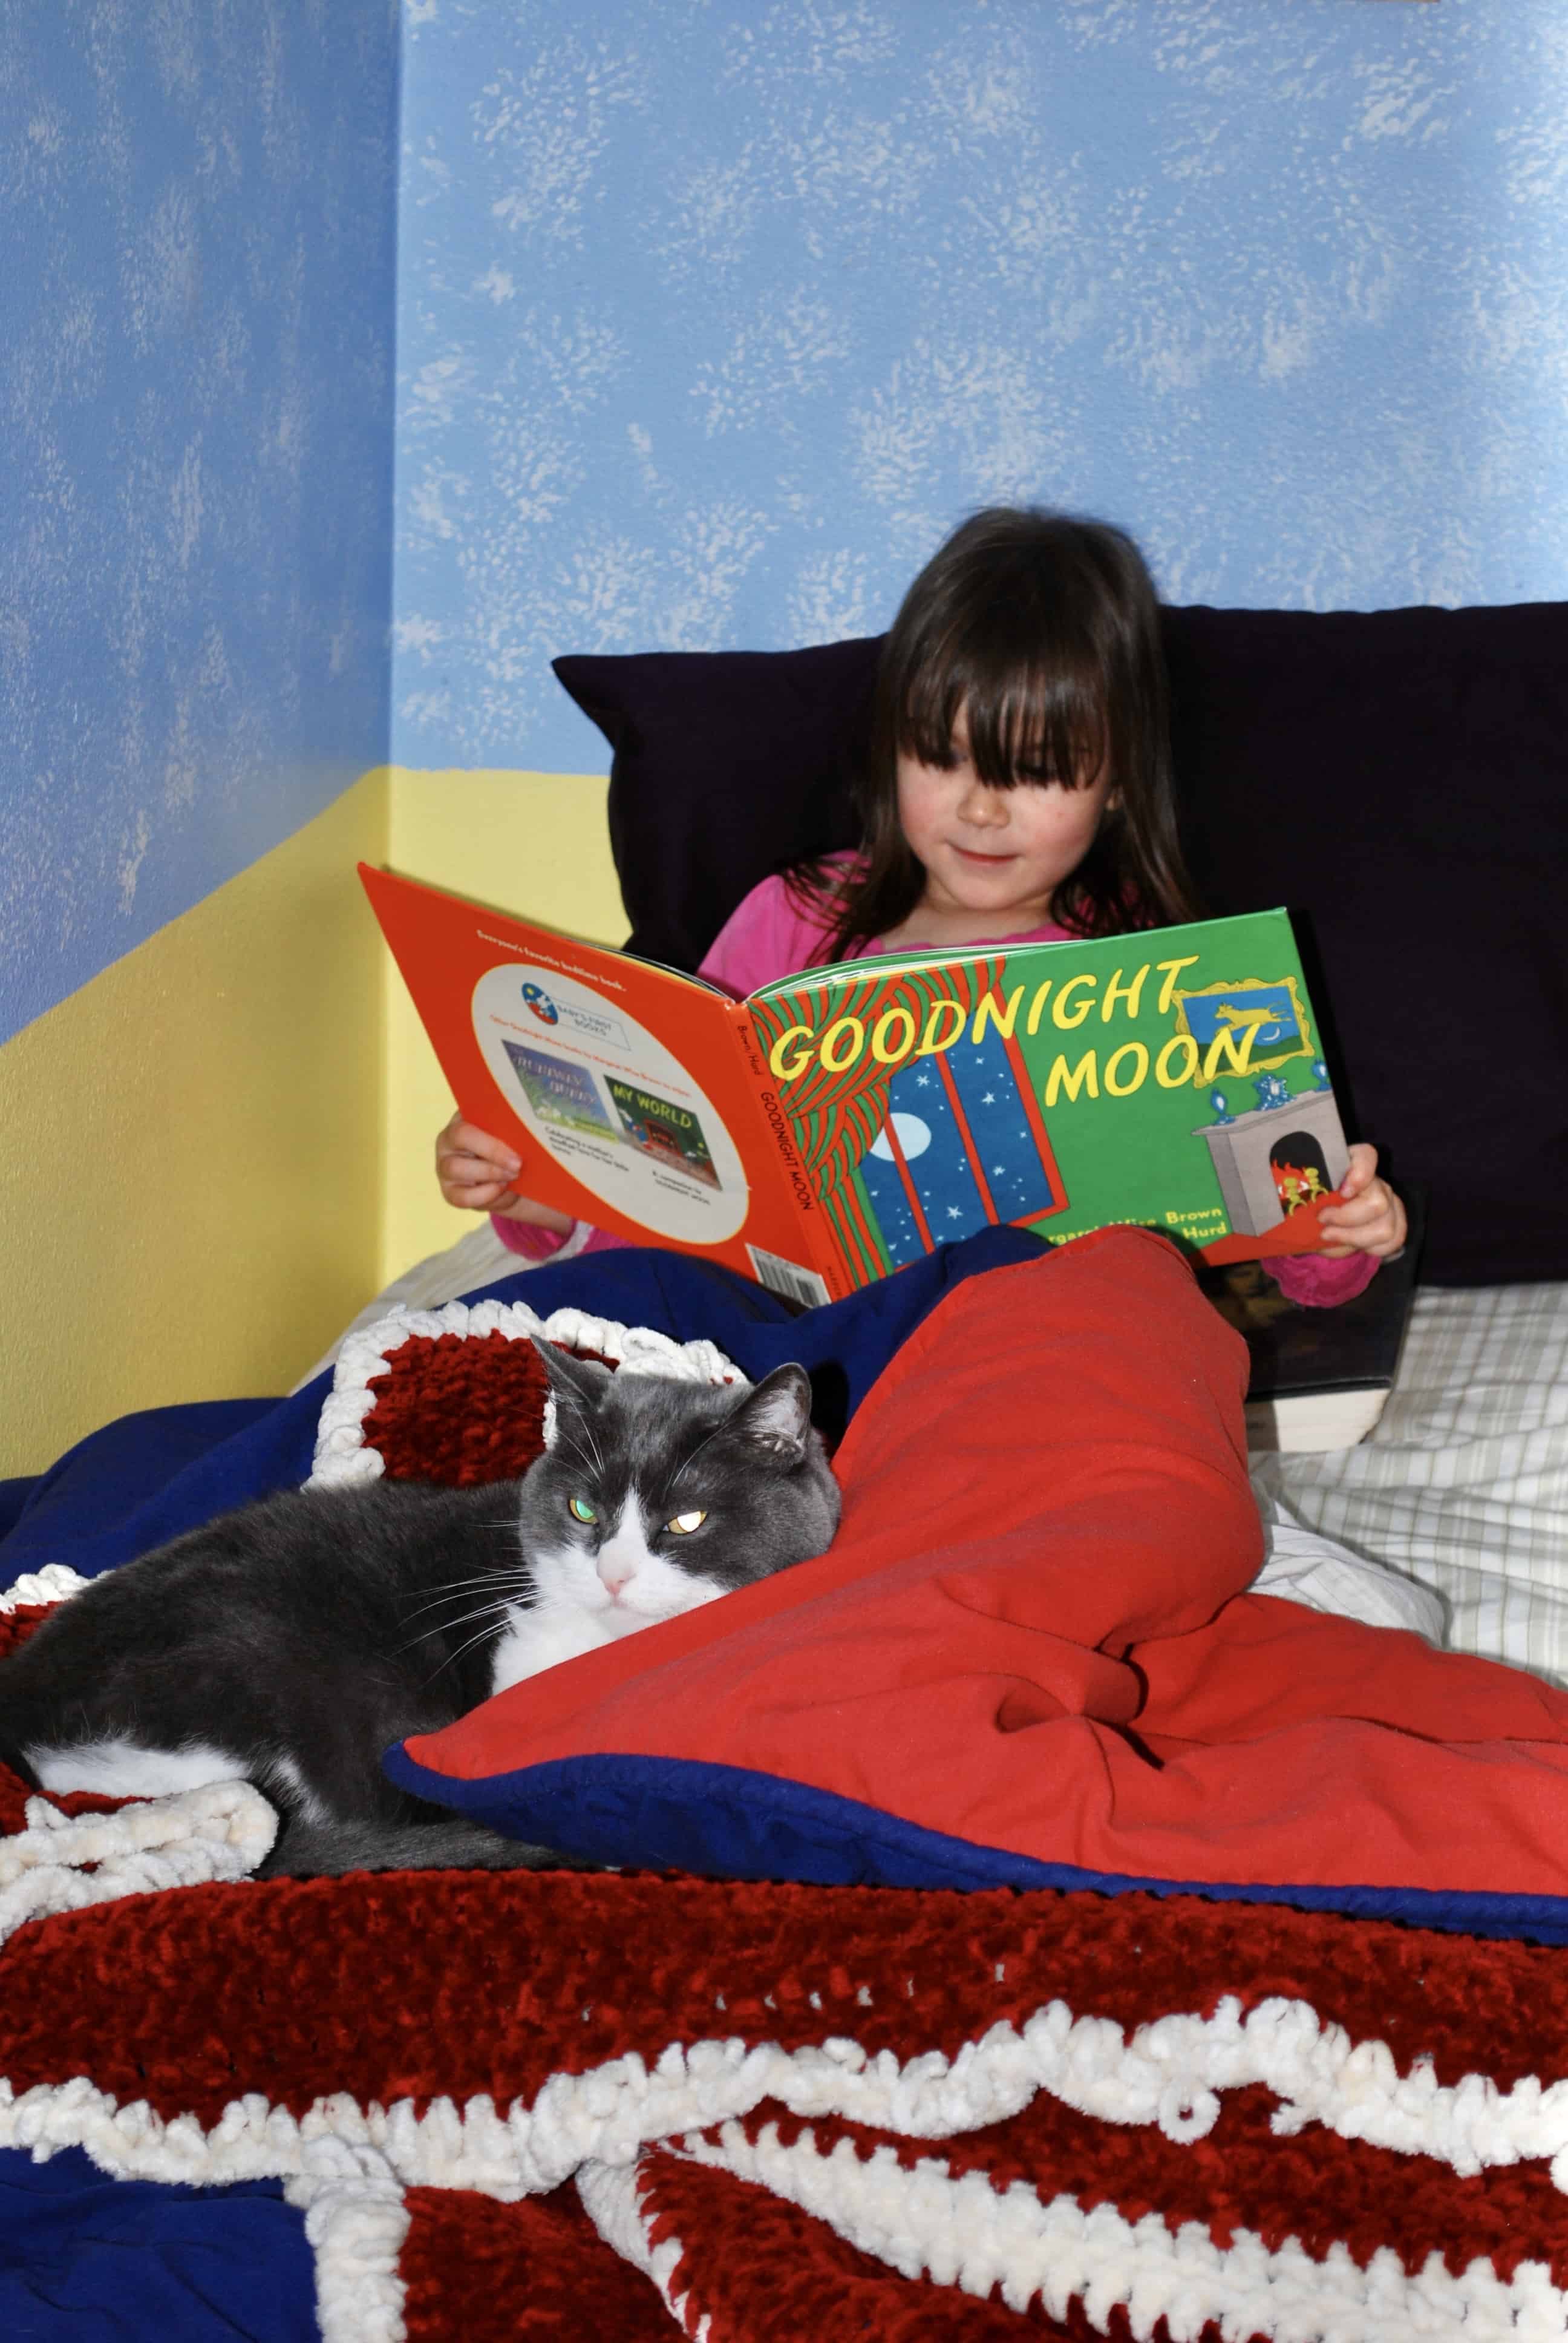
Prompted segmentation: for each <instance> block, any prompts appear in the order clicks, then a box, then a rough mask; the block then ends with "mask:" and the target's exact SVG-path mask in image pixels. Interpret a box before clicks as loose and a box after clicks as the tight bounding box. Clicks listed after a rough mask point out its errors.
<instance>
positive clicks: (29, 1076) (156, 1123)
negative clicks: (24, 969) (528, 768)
mask: <svg viewBox="0 0 1568 2343" xmlns="http://www.w3.org/2000/svg"><path fill="white" fill-rule="evenodd" d="M607 786H608V784H607V783H606V782H605V781H604V780H603V779H599V778H597V777H588V778H586V779H578V778H576V777H573V776H564V777H563V776H559V775H549V774H537V773H464V772H450V773H446V772H443V773H420V772H409V771H406V770H399V769H394V770H391V771H387V770H385V769H383V770H378V771H376V772H372V773H367V774H366V775H364V776H363V778H362V779H360V780H359V781H358V782H357V783H356V785H355V786H354V788H353V789H350V790H348V791H347V793H346V794H345V795H344V796H343V797H341V798H339V799H337V802H336V804H334V805H333V806H331V807H330V808H329V809H327V812H325V813H323V814H321V815H319V816H318V817H317V820H314V821H312V822H310V823H309V824H308V825H307V827H306V828H305V829H304V830H299V831H298V832H297V833H296V835H295V836H294V837H293V838H291V839H289V840H286V843H285V844H284V845H282V846H280V847H277V848H276V849H275V850H274V851H273V852H272V853H270V854H268V855H266V856H264V857H263V859H262V860H260V861H259V862H257V863H256V864H254V865H253V866H252V867H251V869H250V870H246V871H244V872H242V873H241V875H240V876H239V877H238V878H236V879H234V880H230V881H229V883H228V884H227V885H226V886H224V887H220V888H219V889H217V890H216V892H215V893H214V894H212V895H210V896H208V897H207V899H206V901H205V902H202V903H199V904H197V906H196V909H195V910H191V911H187V912H186V913H185V914H184V915H183V917H181V918H179V919H177V920H171V921H170V923H169V924H168V926H167V927H166V928H162V929H160V930H159V931H158V932H157V934H156V935H155V936H152V937H150V938H149V939H148V940H147V941H146V943H144V944H141V945H139V946H138V947H137V949H136V950H134V951H132V952H128V953H127V954H126V956H125V958H124V959H122V960H117V961H116V962H115V963H114V965H113V966H111V967H110V968H108V969H106V970H105V971H104V973H103V974H102V975H101V976H98V977H95V979H94V980H93V981H92V982H91V983H90V984H87V985H84V986H83V988H82V990H80V991H79V992H76V993H74V994H73V995H72V996H71V998H70V999H69V1000H67V1001H62V1002H61V1003H60V1005H59V1006H58V1007H57V1008H55V1009H53V1010H51V1011H49V1012H48V1014H47V1015H46V1016H44V1017H40V1018H39V1019H37V1020H36V1021H35V1023H33V1024H32V1025H29V1026H27V1027H25V1029H24V1030H23V1031H22V1032H20V1033H19V1034H17V1035H16V1036H15V1039H14V1040H13V1041H10V1042H8V1043H6V1044H5V1047H4V1048H0V1119H3V1122H0V1127H3V1128H4V1130H5V1145H4V1147H3V1148H0V1292H4V1295H5V1321H4V1325H5V1364H4V1370H3V1373H0V1393H3V1395H4V1401H5V1404H4V1407H3V1408H0V1477H4V1476H5V1475H6V1474H11V1473H31V1472H36V1471H38V1470H39V1469H40V1468H41V1467H42V1466H44V1465H45V1464H48V1463H51V1462H52V1461H53V1459H54V1458H55V1456H56V1455H57V1454H58V1453H60V1451H61V1450H62V1449H63V1448H65V1447H67V1446H68V1445H69V1444H70V1443H71V1442H73V1441H75V1440H77V1439H80V1438H81V1437H82V1436H83V1435H84V1434H85V1433H88V1432H91V1431H94V1430H95V1429H96V1427H97V1426H98V1425H99V1424H101V1423H107V1422H109V1421H110V1419H111V1418H113V1417H115V1416H117V1415H124V1414H126V1413H129V1412H130V1411H132V1410H133V1409H136V1408H144V1407H158V1406H163V1405H166V1404H167V1403H171V1402H175V1401H180V1400H193V1399H221V1398H232V1397H237V1396H241V1395H244V1394H247V1393H268V1392H280V1391H284V1390H286V1389H287V1388H288V1386H289V1385H290V1384H291V1383H294V1382H295V1381H296V1380H297V1377H298V1376H299V1375H301V1374H302V1373H304V1372H305V1370H306V1369H307V1367H308V1366H309V1365H310V1364H311V1363H312V1362H313V1361H314V1360H315V1359H316V1358H317V1356H318V1355H319V1353H321V1352H322V1351H323V1350H325V1349H326V1347H327V1344H328V1342H331V1341H332V1340H333V1338H334V1337H335V1336H336V1335H337V1333H339V1332H341V1330H342V1329H343V1327H344V1326H345V1325H346V1324H347V1322H348V1320H349V1319H350V1318H351V1317H353V1315H354V1313H355V1312H356V1311H357V1310H358V1309H359V1308H360V1307H361V1306H362V1305H363V1303H364V1302H367V1300H368V1299H369V1298H370V1296H371V1295H372V1294H373V1293H374V1292H376V1291H377V1289H378V1287H380V1286H381V1285H382V1284H384V1283H385V1282H387V1279H388V1278H389V1277H391V1276H393V1275H395V1274H396V1273H397V1271H399V1270H401V1269H404V1268H407V1265H408V1264H409V1262H412V1261H415V1260H417V1259H418V1258H419V1257H420V1256H421V1255H423V1254H425V1253H427V1252H437V1251H438V1250H439V1249H441V1248H442V1247H444V1246H446V1245H447V1244H449V1243H450V1242H452V1240H453V1238H454V1237H456V1236H460V1235H462V1234H463V1233H464V1232H465V1231H466V1230H467V1229H469V1228H472V1227H473V1226H474V1225H475V1222H474V1217H473V1215H472V1214H469V1213H460V1212H453V1211H451V1210H450V1208H449V1207H448V1206H447V1205H446V1204H444V1203H443V1202H441V1199H440V1196H439V1193H438V1192H437V1188H436V1183H435V1177H434V1172H433V1147H432V1141H434V1138H435V1134H436V1131H437V1129H438V1128H439V1126H440V1125H441V1123H442V1122H444V1121H446V1119H447V1114H448V1113H449V1112H450V1111H451V1099H450V1094H449V1092H448V1091H447V1086H446V1082H445V1081H444V1080H443V1078H442V1075H441V1072H440V1070H439V1068H438V1067H437V1063H436V1061H435V1057H434V1055H433V1053H432V1051H431V1050H430V1046H429V1043H428V1042H427V1041H426V1039H425V1034H424V1030H423V1028H422V1027H421V1026H420V1024H419V1021H418V1020H417V1017H416V1016H415V1014H414V1011H413V1009H412V1007H411V1006H410V1004H409V1002H408V999H407V993H406V992H405V990H404V988H403V982H402V979H401V978H400V977H399V976H398V974H397V969H396V968H395V966H394V965H393V962H392V959H391V955H390V954H389V953H388V952H387V950H386V947H385V946H384V944H383V943H382V941H381V936H380V931H379V930H378V929H377V926H376V922H375V920H374V919H373V918H372V916H371V913H370V909H369V906H368V904H367V902H366V900H365V897H364V894H363V891H362V890H361V888H360V886H359V882H358V880H357V876H356V873H355V865H356V863H357V862H359V861H361V860H363V861H367V862H377V863H385V864H387V866H388V867H389V868H391V869H393V870H401V871H403V872H405V873H407V876H409V877H411V878H416V879H427V880H431V881H432V882H434V883H435V884H436V885H438V886H446V887H451V888H454V889H456V890H457V891H458V892H459V893H463V894H468V895H473V896H475V897H477V898H478V899H479V900H482V901H487V902H491V903H494V904H497V905H498V906H499V907H500V908H501V909H503V910H517V911H521V912H525V913H531V914H532V915H533V916H534V917H536V918H538V919H543V920H549V921H550V922H551V923H553V924H554V925H557V926H559V927H564V928H568V929H570V930H573V931H575V932H577V933H578V934H582V935H588V936H593V937H597V938H598V939H599V940H602V941H605V942H608V943H618V942H619V941H620V940H621V939H622V938H623V937H624V935H625V932H626V922H625V915H624V913H623V912H622V910H621V907H620V898H619V894H618V890H617V887H616V882H615V874H614V870H613V866H612V864H611V862H610V857H609V843H608V830H607V826H606V820H605V792H606V789H607Z"/></svg>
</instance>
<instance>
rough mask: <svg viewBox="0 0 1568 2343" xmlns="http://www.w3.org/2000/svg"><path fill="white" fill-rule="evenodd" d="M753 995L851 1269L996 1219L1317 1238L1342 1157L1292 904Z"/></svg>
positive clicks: (1051, 1226) (878, 966)
mask: <svg viewBox="0 0 1568 2343" xmlns="http://www.w3.org/2000/svg"><path fill="white" fill-rule="evenodd" d="M748 1006H749V1011H750V1012H751V1016H752V1019H753V1021H754V1025H755V1029H756V1033H757V1038H758V1042H759V1048H760V1050H761V1051H762V1053H763V1055H764V1056H765V1058H766V1061H767V1064H768V1068H769V1074H770V1076H771V1078H772V1079H773V1080H774V1081H776V1082H777V1083H778V1085H779V1088H778V1097H779V1103H780V1105H781V1106H782V1108H783V1110H784V1111H785V1113H786V1115H787V1116H788V1118H789V1124H790V1127H791V1130H792V1132H793V1135H794V1139H795V1142H796V1145H797V1148H798V1150H799V1154H800V1158H801V1161H802V1162H803V1164H804V1165H805V1167H806V1169H807V1172H808V1174H809V1178H810V1180H811V1182H812V1184H813V1186H814V1188H815V1190H816V1192H817V1194H818V1196H819V1200H820V1202H821V1203H822V1206H823V1209H824V1211H825V1212H826V1214H827V1216H828V1219H829V1223H830V1225H831V1228H832V1232H833V1235H834V1239H835V1242H836V1243H837V1245H838V1247H839V1250H840V1252H841V1253H842V1255H843V1258H844V1261H845V1263H846V1265H847V1267H848V1269H849V1274H850V1276H851V1278H852V1280H853V1282H855V1283H856V1284H868V1283H870V1282H872V1281H873V1280H874V1279H876V1278H877V1277H880V1276H885V1275H886V1274H887V1273H888V1272H889V1271H890V1270H893V1269H898V1268H900V1267H902V1266H903V1265H904V1263H905V1262H910V1261H913V1260H915V1259H918V1258H919V1257H920V1254H921V1253H923V1252H930V1251H931V1250H933V1249H934V1247H935V1246H936V1245H938V1244H940V1243H942V1242H947V1241H948V1240H950V1239H952V1238H956V1237H963V1236H969V1235H970V1234H972V1233H973V1232H975V1231H976V1230H978V1229H981V1228H984V1227H986V1226H987V1225H988V1224H995V1223H998V1222H1011V1223H1014V1224H1019V1225H1022V1226H1025V1227H1029V1228H1031V1229H1034V1230H1035V1231H1037V1232H1038V1233H1039V1234H1040V1236H1041V1237H1044V1238H1047V1239H1049V1240H1052V1241H1057V1240H1061V1239H1064V1238H1067V1237H1074V1236H1081V1235H1082V1234H1084V1233H1085V1232H1087V1231H1089V1230H1091V1229H1096V1228H1102V1227H1104V1226H1106V1225H1107V1224H1109V1223H1112V1222H1141V1223H1144V1224H1146V1225H1148V1226H1150V1227H1152V1228H1158V1229H1161V1230H1163V1231H1164V1232H1166V1233H1167V1234H1168V1235H1171V1236H1173V1237H1176V1238H1177V1239H1179V1240H1180V1241H1181V1242H1184V1243H1185V1244H1187V1245H1189V1246H1190V1247H1191V1248H1193V1249H1194V1250H1196V1251H1198V1252H1201V1253H1202V1254H1203V1255H1204V1256H1205V1257H1206V1258H1207V1259H1208V1260H1210V1261H1211V1262H1226V1261H1237V1260H1246V1259H1257V1258H1259V1257H1261V1256H1262V1255H1265V1254H1271V1253H1281V1252H1307V1251H1312V1250H1313V1249H1315V1247H1316V1245H1317V1242H1318V1235H1317V1228H1316V1221H1317V1210H1318V1207H1319V1205H1320V1204H1321V1202H1322V1200H1324V1199H1325V1198H1326V1197H1327V1196H1328V1195H1329V1194H1330V1193H1331V1192H1332V1191H1333V1190H1334V1189H1335V1188H1336V1187H1337V1186H1338V1184H1339V1182H1340V1181H1341V1180H1342V1178H1343V1176H1344V1173H1345V1170H1346V1166H1347V1161H1348V1154H1347V1149H1346V1145H1345V1140H1344V1134H1343V1131H1342V1127H1341V1123H1340V1117H1339V1112H1338V1109H1337V1107H1336V1105H1335V1101H1334V1094H1333V1090H1332V1085H1331V1082H1330V1079H1329V1072H1328V1068H1327V1066H1326V1064H1325V1063H1324V1061H1323V1059H1322V1053H1321V1049H1320V1044H1319V1041H1318V1036H1317V1031H1316V1021H1315V1017H1314V1013H1313V1011H1312V1003H1311V1001H1310V1000H1309V998H1308V995H1307V988H1306V983H1305V980H1304V979H1303V977H1302V966H1301V960H1300V957H1299V954H1298V952H1297V949H1296V943H1295V939H1294V937H1293V935H1292V930H1291V923H1290V919H1289V916H1288V914H1287V913H1285V912H1284V911H1261V912H1254V913H1249V914H1246V915H1244V916H1242V917H1241V918H1236V919H1228V920H1202V921H1199V922H1195V923H1193V924H1191V925H1189V926H1185V927H1180V928H1163V929H1158V930H1152V931H1151V932H1149V933H1146V934H1136V935H1128V936H1112V937H1106V938H1102V939H1101V940H1097V941H1093V942H1084V943H1080V942H1064V943H1049V944H1040V943H1036V944H1010V945H990V946H985V947H975V948H973V949H970V950H963V951H954V952H947V953H942V954H940V955H934V954H927V955H924V956H922V957H921V958H920V959H919V960H914V959H911V957H910V955H908V954H901V955H896V956H893V955H890V956H887V957H884V958H882V959H868V960H859V961H849V962H845V963H843V964H840V965H839V966H836V967H833V968H829V969H820V970H810V971H808V972H807V973H805V974H803V975H800V976H796V977H789V978H786V979H783V980H780V981H779V983H777V984H772V985H769V986H766V987H764V988H763V989H762V990H760V991H759V992H757V993H755V994H753V995H752V997H751V999H750V1001H749V1003H748Z"/></svg>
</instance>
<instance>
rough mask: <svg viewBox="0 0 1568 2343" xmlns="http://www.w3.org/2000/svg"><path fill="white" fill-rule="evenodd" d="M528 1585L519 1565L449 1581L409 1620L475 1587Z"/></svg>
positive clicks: (522, 1568)
mask: <svg viewBox="0 0 1568 2343" xmlns="http://www.w3.org/2000/svg"><path fill="white" fill-rule="evenodd" d="M507 1584H516V1585H518V1586H526V1585H527V1584H528V1571H527V1569H526V1568H525V1567H524V1566H523V1565H521V1564H512V1565H510V1566H509V1567H508V1569H507V1570H487V1571H484V1572H482V1573H481V1574H480V1575H479V1576H478V1577H477V1578H453V1579H449V1580H448V1581H447V1584H446V1585H445V1586H443V1587H442V1588H441V1589H440V1590H439V1591H438V1592H437V1594H432V1596H431V1597H430V1600H429V1601H428V1602H427V1603H421V1604H418V1605H417V1608H416V1609H414V1610H412V1611H410V1612H409V1614H408V1616H409V1618H410V1619H417V1618H418V1617H419V1616H420V1614H421V1613H423V1612H426V1611H434V1609H435V1608H436V1605H437V1604H438V1603H449V1602H455V1601H457V1599H458V1598H459V1597H461V1596H462V1595H464V1594H472V1593H473V1592H474V1590H475V1588H476V1587H482V1586H504V1585H507ZM402 1599H404V1598H402V1597H399V1600H402Z"/></svg>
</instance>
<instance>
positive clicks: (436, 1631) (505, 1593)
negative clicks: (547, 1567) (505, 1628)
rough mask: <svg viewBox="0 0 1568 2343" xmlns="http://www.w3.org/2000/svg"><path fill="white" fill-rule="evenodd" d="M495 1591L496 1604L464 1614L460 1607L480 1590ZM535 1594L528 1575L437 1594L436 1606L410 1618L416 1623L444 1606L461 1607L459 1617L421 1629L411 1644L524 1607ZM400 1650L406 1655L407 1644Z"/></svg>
mask: <svg viewBox="0 0 1568 2343" xmlns="http://www.w3.org/2000/svg"><path fill="white" fill-rule="evenodd" d="M492 1587H493V1588H494V1589H495V1594H496V1600H495V1601H494V1602H493V1603H491V1604H485V1605H483V1606H482V1608H481V1609H480V1610H478V1611H472V1610H470V1611H464V1610H462V1609H461V1607H460V1606H461V1605H462V1604H463V1603H465V1602H466V1601H467V1600H468V1598H469V1597H470V1596H471V1595H472V1594H474V1593H475V1592H476V1591H477V1590H487V1589H489V1588H492ZM532 1592H533V1580H532V1578H531V1576H530V1575H529V1574H528V1572H526V1571H519V1572H518V1575H517V1577H516V1578H514V1579H511V1580H508V1581H507V1582H505V1583H504V1584H503V1583H501V1582H498V1581H497V1580H495V1579H479V1580H477V1581H476V1582H475V1586H474V1587H470V1588H468V1589H467V1590H466V1591H465V1593H464V1594H446V1595H440V1594H438V1595H437V1597H436V1600H435V1602H434V1603H424V1604H420V1606H419V1611H415V1612H411V1613H410V1614H409V1616H410V1617H411V1618H415V1619H417V1618H418V1616H419V1614H420V1611H434V1610H436V1609H437V1606H438V1605H439V1604H442V1603H456V1604H458V1605H459V1610H458V1615H457V1617H456V1618H455V1619H436V1620H433V1621H432V1622H431V1624H430V1625H429V1626H428V1627H421V1628H419V1629H418V1630H417V1633H416V1634H413V1635H411V1636H410V1637H409V1639H408V1642H409V1643H413V1644H417V1643H419V1642H420V1641H421V1640H422V1639H423V1638H424V1637H425V1636H427V1635H444V1634H453V1633H455V1632H456V1630H457V1628H459V1627H461V1626H464V1625H466V1624H467V1621H468V1620H469V1619H477V1618H480V1617H481V1616H482V1615H483V1613H484V1611H486V1610H489V1611H506V1610H509V1609H510V1608H511V1607H512V1605H513V1604H518V1603H525V1602H526V1601H527V1600H528V1596H529V1595H530V1594H532ZM397 1649H398V1650H399V1651H400V1652H406V1651H407V1649H408V1644H398V1646H397Z"/></svg>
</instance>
